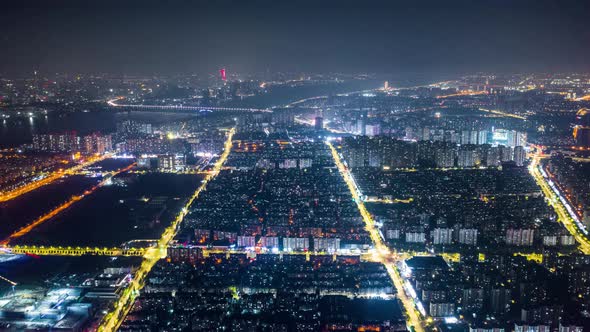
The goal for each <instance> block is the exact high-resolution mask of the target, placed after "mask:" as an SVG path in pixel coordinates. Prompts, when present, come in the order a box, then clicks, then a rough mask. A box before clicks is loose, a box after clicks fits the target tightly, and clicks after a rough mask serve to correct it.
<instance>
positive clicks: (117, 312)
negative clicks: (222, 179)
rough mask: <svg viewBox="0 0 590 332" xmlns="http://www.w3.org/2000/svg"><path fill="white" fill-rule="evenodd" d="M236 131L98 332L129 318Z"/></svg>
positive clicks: (149, 250) (222, 158) (222, 159)
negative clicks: (132, 308) (134, 305)
mask: <svg viewBox="0 0 590 332" xmlns="http://www.w3.org/2000/svg"><path fill="white" fill-rule="evenodd" d="M235 131H236V130H235V128H232V129H231V130H230V131H229V132H228V135H227V139H226V141H225V146H224V150H223V153H222V154H221V156H220V157H219V159H218V160H217V162H216V163H215V165H214V166H213V169H212V171H211V172H210V173H209V174H207V176H206V177H205V179H203V181H202V183H201V185H200V186H199V187H198V188H197V190H195V192H194V193H193V195H192V196H191V197H190V198H189V200H188V201H187V203H186V204H185V206H184V208H182V209H181V210H180V213H179V214H178V215H177V216H176V218H175V219H174V220H173V221H172V223H171V225H170V226H168V227H167V228H166V230H164V233H163V234H162V236H161V238H160V239H159V240H158V246H157V247H155V248H149V249H148V250H147V251H146V252H145V254H144V256H143V258H144V259H143V262H142V263H141V266H140V267H139V268H138V269H137V271H136V272H135V275H134V276H133V279H132V280H131V282H130V283H129V286H128V287H127V288H125V290H123V292H121V296H120V297H119V299H118V300H117V301H116V302H115V303H114V304H113V308H112V309H111V311H110V312H109V313H108V314H106V315H105V316H104V318H103V320H102V322H101V324H100V326H99V328H98V331H116V330H117V329H118V328H119V326H120V325H121V323H122V322H123V320H124V319H125V316H127V313H128V312H129V310H131V307H132V306H133V303H134V302H135V299H136V298H137V296H139V291H140V290H141V288H143V285H144V281H145V277H146V276H147V275H148V273H149V272H150V271H151V269H152V268H153V267H154V265H156V263H157V262H158V261H159V260H160V258H162V253H165V250H166V248H167V247H168V244H169V243H170V241H172V239H173V238H174V236H175V235H176V233H177V231H178V226H179V225H180V224H181V223H182V221H183V220H184V217H185V216H186V215H187V214H188V208H189V207H190V206H191V204H192V203H193V202H194V201H195V199H197V198H198V197H199V195H200V194H201V192H202V191H203V190H204V189H205V187H206V186H207V183H209V181H211V180H213V179H214V178H215V177H216V176H217V174H219V172H220V171H221V167H222V166H223V164H224V163H225V161H226V160H227V157H228V156H229V153H230V152H231V148H232V137H233V135H234V133H235Z"/></svg>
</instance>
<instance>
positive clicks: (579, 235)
mask: <svg viewBox="0 0 590 332" xmlns="http://www.w3.org/2000/svg"><path fill="white" fill-rule="evenodd" d="M536 150H537V152H536V153H535V154H534V155H533V157H532V160H531V164H530V165H529V172H530V174H531V175H532V176H533V178H534V179H535V181H536V182H537V184H538V185H539V186H540V187H541V190H542V191H543V194H544V195H545V197H546V198H547V200H548V201H549V204H550V205H551V206H552V207H553V209H554V210H555V213H556V214H557V219H558V221H559V222H561V223H562V224H563V225H564V226H565V228H566V229H567V230H568V231H569V232H570V234H571V235H572V236H573V237H574V238H575V239H576V241H577V242H578V243H579V248H580V250H581V251H582V252H583V253H584V254H586V255H589V254H590V240H588V237H587V235H586V234H585V231H584V229H582V228H581V225H580V224H579V223H578V222H576V219H577V215H576V214H575V212H574V211H575V210H574V209H572V208H571V207H569V206H568V202H567V201H566V200H565V199H560V196H561V194H560V193H559V190H558V188H557V187H555V186H554V185H553V186H552V182H550V181H551V180H550V179H548V178H547V174H546V173H545V172H544V171H543V170H542V168H541V167H542V166H541V165H540V160H541V159H542V158H543V156H542V155H541V154H542V150H541V149H540V148H538V147H536ZM570 211H571V212H570Z"/></svg>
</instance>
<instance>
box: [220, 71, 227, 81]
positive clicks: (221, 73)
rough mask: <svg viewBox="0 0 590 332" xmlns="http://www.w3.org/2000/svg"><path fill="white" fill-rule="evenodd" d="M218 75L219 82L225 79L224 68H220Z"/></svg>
mask: <svg viewBox="0 0 590 332" xmlns="http://www.w3.org/2000/svg"><path fill="white" fill-rule="evenodd" d="M219 75H221V80H222V81H225V80H226V77H225V68H221V69H219Z"/></svg>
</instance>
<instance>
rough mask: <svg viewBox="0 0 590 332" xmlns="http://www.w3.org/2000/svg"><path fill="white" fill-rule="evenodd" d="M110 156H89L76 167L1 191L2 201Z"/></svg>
mask: <svg viewBox="0 0 590 332" xmlns="http://www.w3.org/2000/svg"><path fill="white" fill-rule="evenodd" d="M109 157H110V155H109V154H104V155H100V156H94V157H90V158H88V160H87V161H85V162H83V163H81V164H78V165H76V166H74V167H71V168H68V169H66V170H65V171H56V172H53V173H51V174H50V175H49V176H47V177H44V178H43V179H41V180H37V181H34V182H31V183H28V184H26V185H24V186H22V187H19V188H16V189H14V190H12V191H9V192H5V193H1V194H0V202H6V201H9V200H11V199H14V198H16V197H18V196H20V195H23V194H26V193H28V192H30V191H33V190H35V189H37V188H40V187H42V186H45V185H48V184H50V183H52V182H54V181H55V180H57V179H60V178H62V177H63V176H65V175H71V174H74V173H76V172H78V171H79V170H81V169H83V168H85V167H87V166H90V165H92V164H94V163H96V162H99V161H101V160H105V159H107V158H109Z"/></svg>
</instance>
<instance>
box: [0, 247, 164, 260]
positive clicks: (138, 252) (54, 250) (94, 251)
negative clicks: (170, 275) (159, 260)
mask: <svg viewBox="0 0 590 332" xmlns="http://www.w3.org/2000/svg"><path fill="white" fill-rule="evenodd" d="M148 250H156V248H129V249H124V248H99V247H56V246H48V247H45V246H26V245H25V246H19V245H16V246H2V247H0V254H14V255H35V256H84V255H91V256H137V257H141V256H144V255H145V254H146V252H147V251H148ZM164 256H165V253H164Z"/></svg>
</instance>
